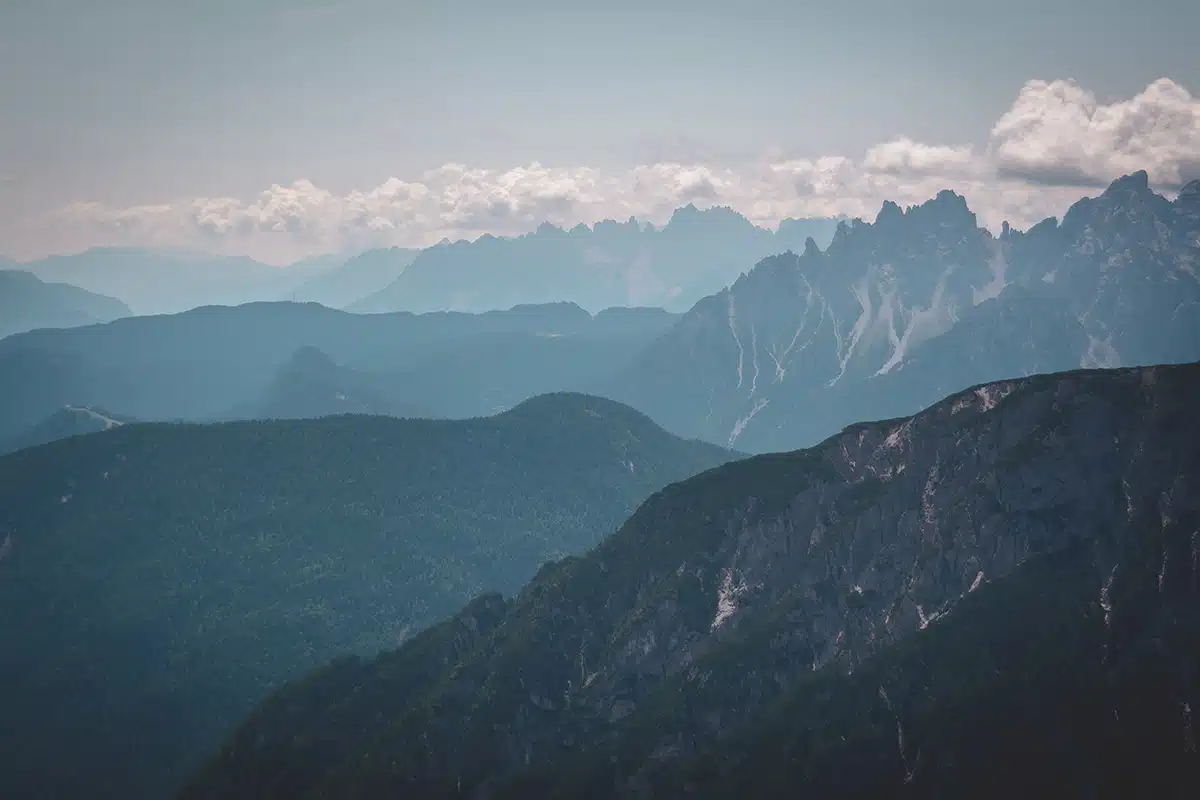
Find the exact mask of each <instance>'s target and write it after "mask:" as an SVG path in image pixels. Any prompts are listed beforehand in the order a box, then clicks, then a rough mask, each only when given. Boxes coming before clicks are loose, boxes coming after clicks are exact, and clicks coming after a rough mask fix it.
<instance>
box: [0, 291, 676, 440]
mask: <svg viewBox="0 0 1200 800" xmlns="http://www.w3.org/2000/svg"><path fill="white" fill-rule="evenodd" d="M676 319H677V318H676V317H675V316H672V315H670V314H666V313H665V312H662V311H660V310H656V309H624V310H612V311H608V312H602V313H600V314H597V315H595V316H593V315H591V314H588V313H587V312H586V311H584V310H583V309H581V308H579V307H578V306H576V305H573V304H569V303H560V304H553V305H546V306H520V307H516V308H513V309H510V310H508V311H500V312H491V313H487V314H475V315H472V314H455V313H437V314H424V315H413V314H403V313H402V314H374V315H357V314H349V313H346V312H341V311H335V310H333V309H329V308H326V307H324V306H321V305H318V304H295V303H252V304H246V305H243V306H238V307H232V308H230V307H219V306H213V307H206V308H198V309H194V310H192V311H188V312H184V313H181V314H174V315H163V316H155V317H134V318H128V319H121V320H118V321H116V322H114V323H112V324H109V325H104V326H100V327H92V328H88V329H87V330H82V329H75V330H43V331H34V332H31V333H26V334H21V335H17V336H12V337H9V338H8V339H5V340H3V341H0V385H3V386H5V387H6V391H5V392H4V393H0V440H3V439H7V438H11V437H13V436H17V435H19V434H20V433H22V432H23V431H25V430H26V429H28V428H29V427H30V426H32V425H35V424H37V423H38V422H40V421H41V420H43V419H44V418H45V417H47V416H48V415H50V414H52V413H54V412H55V411H56V410H58V409H59V408H62V407H63V406H64V405H76V406H91V407H100V408H108V409H115V410H119V411H120V412H121V413H124V414H128V415H130V416H133V417H136V418H138V419H142V420H147V421H150V420H176V419H187V420H215V419H227V418H229V416H230V415H231V414H243V415H249V416H261V415H263V414H272V413H276V412H279V411H283V412H286V415H288V416H291V415H293V414H294V413H295V411H296V409H295V408H292V409H286V408H273V407H272V406H271V404H272V403H274V402H275V401H276V400H279V399H280V396H279V395H278V394H277V395H276V398H275V400H272V399H271V398H270V397H269V396H268V395H269V394H270V392H271V391H272V386H273V385H275V386H278V381H279V380H280V376H281V370H283V368H284V367H285V365H286V364H287V363H288V361H289V360H290V359H293V357H294V355H295V354H296V352H297V351H298V350H300V349H301V348H305V347H312V348H316V350H318V351H320V352H321V353H323V354H324V355H325V356H327V357H328V358H329V359H331V360H332V361H333V362H334V364H336V365H337V366H338V367H339V368H344V369H345V370H347V371H350V372H356V373H369V375H366V376H365V377H364V378H363V379H364V380H367V381H368V382H375V383H379V382H382V383H383V384H385V385H386V387H387V388H386V389H385V390H384V394H385V395H386V399H387V401H388V402H389V403H396V404H399V406H398V407H399V408H401V409H402V410H403V413H404V414H405V415H407V414H409V413H412V412H413V410H414V409H420V410H421V411H422V412H423V413H426V414H428V415H433V416H462V417H467V416H477V415H483V414H490V413H494V412H495V411H497V410H500V409H503V408H509V407H511V406H513V405H516V404H517V403H519V402H521V401H523V400H527V399H529V398H530V397H531V396H533V395H536V394H540V393H545V392H549V391H558V390H576V389H582V388H584V387H585V386H588V385H592V384H595V383H597V382H598V381H599V379H600V377H601V376H603V375H606V374H609V373H612V372H614V371H616V370H617V369H619V368H621V367H623V366H624V365H626V364H628V363H629V362H630V361H632V360H633V358H634V357H636V355H637V354H638V353H639V352H640V351H641V349H642V348H643V347H645V345H646V344H648V343H649V342H651V341H653V340H654V339H655V338H657V337H658V336H660V335H661V334H662V333H664V332H665V331H666V330H668V329H669V328H670V326H671V325H672V324H673V323H674V322H675V321H676ZM302 372H303V370H302ZM347 374H348V373H347ZM354 380H358V379H354ZM352 382H353V381H352ZM336 383H337V379H334V381H333V384H336ZM327 388H328V387H327ZM331 391H332V392H333V393H334V395H336V392H337V391H339V390H338V389H336V388H332V389H331ZM342 393H343V394H346V392H345V391H343V392H342ZM285 394H286V391H285ZM296 397H304V398H307V397H308V395H307V394H306V393H305V392H301V394H300V395H297V396H296ZM310 399H311V398H310ZM288 402H291V401H288ZM297 402H300V401H297ZM303 402H305V403H307V402H309V400H308V399H305V400H303ZM330 402H332V401H331V400H330V397H329V396H328V394H327V395H326V396H325V399H324V400H321V401H319V402H318V405H317V410H319V411H321V413H330V412H331V411H332V408H331V407H330V405H329V404H330ZM263 403H267V405H266V406H263V405H262V404H263ZM322 403H323V405H322ZM380 408H381V407H380ZM359 410H363V411H365V410H367V408H366V407H365V406H364V407H363V408H361V409H359ZM372 413H374V412H372Z"/></svg>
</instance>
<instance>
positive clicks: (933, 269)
mask: <svg viewBox="0 0 1200 800" xmlns="http://www.w3.org/2000/svg"><path fill="white" fill-rule="evenodd" d="M1197 196H1200V188H1198V187H1197V184H1195V183H1193V184H1190V185H1189V186H1187V187H1184V189H1183V190H1182V191H1181V192H1180V194H1179V196H1178V198H1177V199H1176V200H1175V201H1174V202H1171V201H1169V200H1167V199H1166V198H1164V197H1162V196H1160V195H1157V194H1155V193H1154V192H1153V191H1152V190H1151V189H1150V188H1149V185H1148V181H1147V178H1146V174H1145V173H1144V172H1140V173H1135V174H1133V175H1130V176H1126V177H1125V178H1122V179H1120V180H1118V181H1116V182H1114V183H1113V184H1112V186H1111V187H1109V189H1108V190H1107V191H1105V192H1104V193H1103V194H1101V195H1100V196H1099V197H1096V198H1090V199H1084V200H1081V201H1079V202H1078V203H1076V204H1075V205H1074V206H1072V208H1071V210H1070V211H1069V212H1068V213H1067V214H1066V216H1065V217H1064V218H1063V220H1062V222H1061V224H1060V223H1059V222H1058V221H1057V220H1055V219H1048V220H1046V221H1044V222H1042V223H1039V224H1038V225H1035V226H1034V227H1033V228H1031V229H1030V230H1029V231H1026V232H1020V231H1016V230H1014V229H1012V228H1010V227H1007V226H1006V227H1005V228H1004V230H1003V231H1002V234H1001V236H1000V238H998V239H996V238H993V237H992V235H991V234H990V233H989V232H988V231H986V230H985V229H983V228H980V227H979V226H978V224H977V221H976V219H975V216H974V214H972V213H971V211H970V210H969V209H968V207H967V205H966V201H965V200H964V199H963V198H962V197H961V196H959V195H956V194H954V193H953V192H949V191H942V192H939V193H938V195H937V196H936V197H935V198H934V199H932V200H930V201H928V202H926V203H924V204H922V205H919V206H915V207H912V208H908V209H901V208H900V207H899V206H897V205H896V204H894V203H891V202H887V203H885V204H884V205H883V207H882V208H881V210H880V212H879V214H878V216H877V217H876V219H875V221H874V222H873V223H867V222H863V221H861V220H854V221H853V222H850V223H843V224H841V225H840V226H839V228H838V231H837V233H836V234H835V235H834V237H833V241H832V243H831V244H830V246H829V247H828V248H827V249H826V250H825V251H824V252H821V251H820V250H819V249H818V248H816V247H815V246H812V247H807V246H806V247H805V248H804V252H803V254H802V255H798V256H797V255H795V254H794V253H787V254H784V255H778V256H773V257H771V258H768V259H765V260H764V261H761V262H760V263H759V264H758V265H757V266H755V268H754V269H753V270H751V271H750V273H748V274H747V275H744V276H743V277H742V278H740V279H739V280H738V281H737V282H735V283H734V284H733V285H732V286H731V287H729V288H728V289H726V290H725V291H723V292H720V293H718V294H716V295H713V296H710V297H707V298H705V299H704V300H702V301H700V302H699V303H697V304H696V306H695V307H694V308H693V309H692V310H691V311H690V312H689V313H688V314H687V315H686V316H685V317H684V319H683V320H681V321H680V322H679V323H678V325H677V326H676V328H675V329H674V330H673V331H672V332H671V333H670V334H668V335H667V336H664V337H663V338H662V339H660V340H658V341H657V342H655V343H654V344H653V345H652V346H650V347H649V348H648V349H647V350H646V352H645V353H644V354H643V356H642V358H641V360H640V361H639V363H637V364H635V365H633V366H632V367H630V368H629V369H628V370H626V371H625V372H624V373H622V374H621V375H619V376H617V377H616V378H615V379H613V380H612V381H610V382H609V383H608V384H606V385H605V387H604V390H603V391H604V393H605V394H607V395H609V396H611V397H614V398H617V399H620V400H622V401H624V402H627V403H630V404H631V405H634V406H635V407H637V408H640V409H641V410H643V411H645V412H646V413H648V414H650V416H651V417H653V418H654V419H656V420H657V421H659V422H660V424H663V425H665V426H666V427H667V428H669V429H672V430H675V431H677V432H680V433H682V434H684V435H689V436H698V437H702V438H706V439H708V440H710V441H717V442H721V443H723V444H729V445H731V446H735V447H738V448H739V449H742V450H746V451H750V452H763V451H772V450H781V449H788V448H792V447H800V446H807V445H811V444H814V443H815V442H817V441H820V440H821V439H823V438H824V437H826V436H828V435H830V434H831V433H833V432H835V431H836V430H838V429H840V428H841V427H843V426H844V425H847V424H850V423H851V422H853V421H855V420H856V419H879V418H886V417H890V416H896V415H901V414H911V413H914V412H916V411H917V410H919V409H921V408H924V407H925V406H927V405H929V404H931V403H933V402H935V401H936V400H937V399H938V398H939V397H941V396H944V395H945V394H947V393H949V392H952V391H957V390H959V389H961V388H963V387H964V386H967V385H970V384H972V383H975V382H986V381H993V380H999V379H1003V378H1016V377H1022V376H1025V375H1030V374H1035V373H1037V372H1042V371H1048V370H1054V371H1057V370H1066V369H1072V368H1077V367H1084V368H1092V367H1117V366H1133V365H1143V364H1154V363H1173V362H1174V363H1181V362H1185V361H1189V360H1192V359H1195V358H1197V357H1200V280H1198V276H1200V272H1198V271H1197V270H1200V215H1198V212H1197V211H1196V208H1197V204H1196V201H1195V198H1196V197H1197ZM814 244H815V243H814ZM981 334H982V335H981ZM935 352H936V353H937V354H938V356H937V357H936V358H935V357H933V355H932V354H933V353H935ZM946 359H949V362H947V361H946ZM951 363H952V364H953V367H951V366H950V364H951ZM963 365H969V366H967V367H966V369H964V368H963ZM905 373H907V374H905Z"/></svg>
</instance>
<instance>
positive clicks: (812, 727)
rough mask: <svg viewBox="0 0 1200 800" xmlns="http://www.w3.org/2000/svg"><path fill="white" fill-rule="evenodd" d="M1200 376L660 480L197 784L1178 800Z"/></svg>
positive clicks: (1193, 761)
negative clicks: (604, 531) (563, 553)
mask: <svg viewBox="0 0 1200 800" xmlns="http://www.w3.org/2000/svg"><path fill="white" fill-rule="evenodd" d="M1198 392H1200V363H1193V364H1188V365H1184V366H1170V367H1152V368H1143V369H1125V370H1111V371H1108V370H1092V371H1073V372H1068V373H1060V374H1055V375H1040V376H1033V377H1028V378H1020V379H1015V380H1010V381H1003V382H999V383H992V384H984V385H980V386H975V387H971V388H969V389H967V390H965V391H962V392H959V393H956V394H954V395H952V396H949V397H946V398H944V399H943V400H942V401H940V402H938V403H937V404H935V405H934V406H932V407H931V408H929V409H927V410H925V411H923V412H921V413H920V414H917V415H916V416H913V417H908V418H900V419H891V420H884V421H879V422H867V423H861V424H856V425H853V426H850V427H848V428H846V429H845V430H843V431H842V432H840V433H839V434H837V435H835V436H833V437H831V438H830V439H828V440H826V441H824V442H822V443H821V444H820V445H818V446H817V447H814V448H812V449H809V450H803V451H797V452H793V453H779V454H771V455H764V456H758V457H754V458H750V459H746V460H743V461H737V462H733V463H730V464H726V465H723V466H721V467H717V468H715V469H713V470H710V471H708V472H705V473H702V474H700V475H697V476H695V477H693V478H690V479H688V480H685V481H682V482H680V483H677V484H674V485H672V486H669V487H667V488H666V489H664V490H662V491H661V492H658V493H656V494H655V495H653V496H652V497H651V498H650V499H648V500H647V501H646V502H645V503H644V504H643V505H642V506H641V507H640V508H639V509H638V510H637V511H636V512H635V513H634V514H633V515H632V516H631V517H630V518H629V519H628V520H627V521H626V523H625V524H624V525H623V526H622V528H621V529H620V530H619V531H618V532H617V533H615V534H614V535H612V536H611V537H609V538H607V539H606V540H605V541H604V542H602V543H601V544H600V545H598V546H597V547H596V548H595V549H593V550H591V551H590V552H588V553H587V554H586V555H584V556H581V557H571V558H566V559H563V560H562V561H560V562H558V563H556V564H553V565H547V566H546V567H544V568H543V569H541V570H539V572H538V574H537V575H536V576H535V577H534V579H533V580H532V581H531V582H530V583H529V584H528V585H527V586H526V587H525V588H524V589H523V590H522V591H521V593H520V594H519V595H517V596H515V597H513V598H512V599H505V598H503V597H501V596H499V595H495V594H491V595H485V596H481V597H478V598H477V599H476V600H475V601H473V602H472V603H471V604H469V605H467V606H466V607H465V608H464V609H462V610H461V611H460V612H459V614H458V615H457V616H455V617H453V618H451V619H448V620H446V621H445V622H443V623H442V624H440V625H438V626H435V627H434V628H431V629H430V630H429V631H427V632H426V633H425V634H423V635H422V636H420V637H417V638H416V639H414V640H412V641H411V642H408V643H406V644H405V645H404V646H402V647H401V648H400V649H399V650H396V651H394V652H392V653H388V654H384V655H382V656H380V657H378V658H376V659H372V660H363V659H356V658H346V659H340V660H339V661H337V662H334V663H333V664H330V665H329V666H327V667H326V668H324V669H323V670H321V671H319V672H317V673H315V674H314V675H312V676H310V677H308V678H307V679H305V680H303V681H298V682H296V683H293V684H292V685H290V686H288V687H287V688H285V689H284V690H282V691H281V692H279V693H277V694H276V695H275V696H273V697H272V698H271V699H270V700H268V701H267V702H266V703H264V704H263V705H262V706H261V707H260V708H259V710H258V711H257V712H256V713H255V714H254V715H253V716H251V717H250V718H248V719H247V720H246V721H245V723H244V724H243V726H242V727H241V728H240V729H239V730H238V731H237V732H236V733H235V734H234V735H233V736H231V737H230V738H229V739H228V740H227V743H226V746H225V747H224V748H222V750H221V751H220V753H218V754H217V755H215V756H214V757H213V758H212V759H211V760H210V761H209V763H208V765H207V766H206V768H205V769H204V770H202V771H201V773H200V774H199V775H198V776H197V777H196V778H195V779H194V780H193V781H192V782H191V783H190V785H189V787H188V789H187V790H186V791H185V792H184V793H183V794H182V795H181V797H182V798H186V800H208V798H213V799H214V800H215V798H221V800H240V798H247V799H249V798H254V800H272V798H280V800H283V798H287V800H292V799H293V798H301V799H303V798H316V797H339V798H350V799H351V800H373V799H374V798H385V797H409V796H411V797H463V796H467V797H475V798H480V799H481V800H498V799H499V798H514V800H515V799H516V798H528V797H546V798H568V797H569V798H585V800H591V799H594V800H601V799H602V798H649V797H698V798H724V797H747V796H749V797H781V798H782V797H795V796H813V797H831V798H842V797H845V798H850V797H856V798H862V797H870V798H876V797H877V798H884V797H902V798H913V800H915V799H916V798H921V797H934V796H939V797H940V796H946V797H987V798H992V797H996V798H1001V797H1013V796H1029V797H1052V796H1053V797H1078V796H1096V797H1101V798H1106V799H1107V798H1118V797H1169V798H1184V797H1189V796H1190V793H1191V792H1192V788H1194V785H1195V784H1194V780H1195V779H1196V778H1197V777H1200V755H1198V754H1197V752H1196V746H1195V739H1194V732H1193V727H1192V716H1191V714H1192V711H1191V710H1192V709H1194V708H1196V707H1197V703H1198V702H1200V669H1198V662H1197V653H1200V582H1198V579H1200V542H1198V539H1197V536H1198V534H1197V533H1196V531H1197V529H1198V527H1197V526H1200V417H1198V416H1197V415H1196V413H1195V409H1194V406H1195V397H1196V396H1197V393H1198ZM1189 787H1192V788H1189Z"/></svg>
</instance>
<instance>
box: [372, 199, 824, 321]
mask: <svg viewBox="0 0 1200 800" xmlns="http://www.w3.org/2000/svg"><path fill="white" fill-rule="evenodd" d="M838 221H839V220H838V219H804V220H784V221H783V222H782V223H781V224H780V226H779V229H778V231H776V232H772V231H771V230H768V229H766V228H759V227H757V226H755V225H754V224H753V223H751V222H750V221H749V220H748V219H746V218H745V217H743V216H742V215H741V214H738V213H737V212H736V211H733V210H732V209H730V208H726V207H714V208H709V209H705V210H700V209H697V208H696V206H694V205H692V204H689V205H687V206H683V207H682V208H679V209H677V210H676V211H675V213H674V214H673V215H672V217H671V219H670V221H669V222H667V224H666V225H664V226H663V227H662V228H661V229H659V228H655V227H654V226H653V225H650V224H643V223H641V222H639V221H638V220H637V219H635V218H633V217H631V218H630V219H629V220H627V221H625V222H616V221H614V220H605V221H603V222H598V223H596V224H595V225H594V226H592V227H588V226H587V225H576V226H575V227H573V228H571V229H569V230H564V229H562V228H559V227H556V226H554V225H551V224H549V223H544V224H542V225H541V226H539V227H538V229H537V230H536V231H535V232H533V233H529V234H525V235H523V236H518V237H515V238H498V237H495V236H491V235H484V236H481V237H480V238H479V239H476V240H475V241H458V242H453V243H451V242H448V241H444V242H442V243H441V244H438V245H435V246H433V247H429V248H426V249H425V250H422V251H421V252H420V253H418V254H417V255H416V257H415V258H414V259H413V260H412V263H411V264H409V265H408V267H407V268H406V269H405V270H404V271H403V273H402V274H401V275H400V276H399V277H398V278H397V279H396V280H395V281H394V282H393V283H392V284H391V285H389V286H387V287H386V288H384V289H382V290H380V291H379V292H377V293H375V294H373V295H371V296H369V297H366V298H364V299H363V300H361V301H359V302H357V303H354V304H352V305H350V306H348V308H349V310H351V311H359V312H370V313H375V312H382V311H400V310H404V311H418V312H422V311H439V310H447V309H449V310H454V311H488V310H492V309H496V308H507V307H509V306H512V305H516V304H521V303H549V302H561V301H568V302H573V303H577V304H579V305H580V306H583V307H584V308H586V309H588V310H591V311H596V310H599V309H601V308H606V307H609V306H661V307H664V308H666V309H668V310H672V311H683V310H686V309H687V308H689V307H690V306H691V305H692V304H693V303H694V302H696V300H698V299H700V298H701V297H703V296H704V295H705V294H708V293H710V292H712V291H715V290H717V289H719V288H720V287H721V286H724V285H726V284H728V283H729V282H730V281H732V280H733V279H734V278H736V277H737V275H738V274H739V273H740V272H741V271H743V270H744V269H746V267H747V265H750V264H753V263H755V262H756V261H758V260H759V259H760V258H762V257H764V256H767V255H770V254H771V253H776V252H783V251H784V250H787V249H788V248H789V247H797V246H799V245H801V244H802V243H803V242H804V240H805V238H809V237H815V238H816V239H818V240H820V241H822V242H828V241H829V240H830V238H831V237H832V236H833V234H834V231H835V230H836V226H837V224H838Z"/></svg>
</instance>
